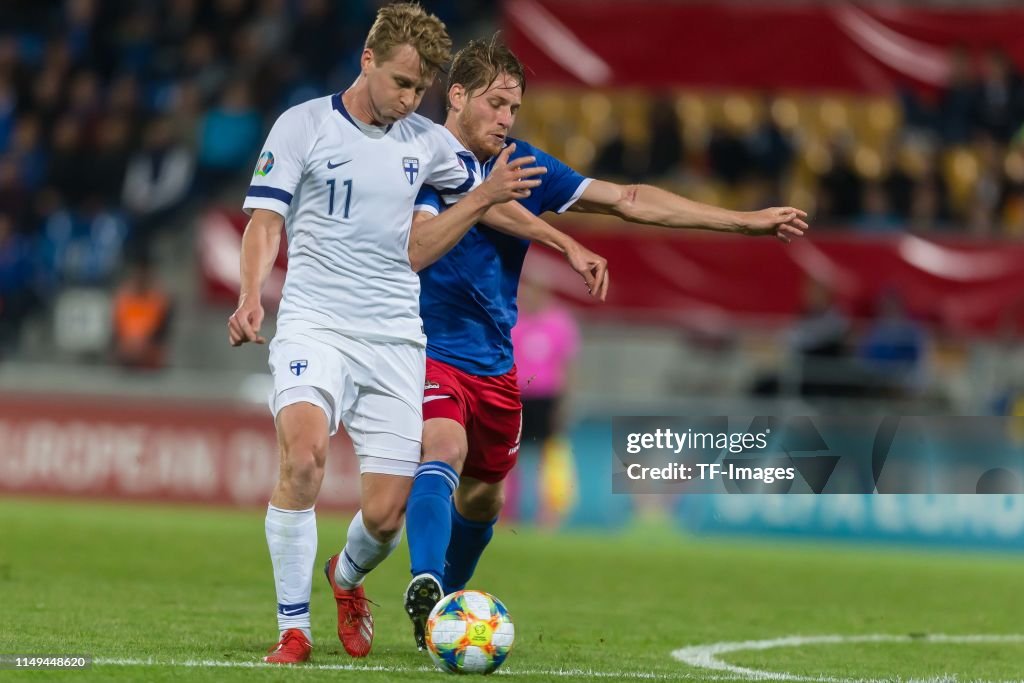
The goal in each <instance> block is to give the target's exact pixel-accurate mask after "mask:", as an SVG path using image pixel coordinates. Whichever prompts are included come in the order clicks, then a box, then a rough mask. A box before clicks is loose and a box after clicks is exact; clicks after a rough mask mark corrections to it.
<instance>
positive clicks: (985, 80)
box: [977, 50, 1024, 142]
mask: <svg viewBox="0 0 1024 683" xmlns="http://www.w3.org/2000/svg"><path fill="white" fill-rule="evenodd" d="M1022 119H1024V82H1022V80H1021V76H1020V74H1019V73H1018V72H1017V70H1016V69H1015V68H1014V66H1013V63H1012V62H1011V61H1010V59H1009V57H1007V56H1006V54H1005V53H1004V52H1002V51H1001V50H991V51H989V52H988V54H987V55H986V56H985V60H984V65H983V67H982V78H981V83H980V86H979V95H978V113H977V123H978V125H979V126H980V127H981V129H982V130H984V131H985V132H987V133H989V134H990V135H991V136H992V137H994V138H995V139H996V140H998V141H1000V142H1006V141H1007V140H1009V139H1010V138H1011V137H1012V136H1013V134H1014V133H1015V132H1016V131H1017V127H1018V126H1019V125H1020V122H1021V120H1022Z"/></svg>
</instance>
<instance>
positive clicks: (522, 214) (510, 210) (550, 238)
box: [482, 202, 609, 301]
mask: <svg viewBox="0 0 1024 683" xmlns="http://www.w3.org/2000/svg"><path fill="white" fill-rule="evenodd" d="M482 222H483V223H485V224H487V225H488V226H490V227H492V228H494V229H495V230H498V231H499V232H503V233H505V234H506V235H512V236H514V237H520V238H522V239H527V240H530V241H532V242H537V243H539V244H543V245H545V246H548V247H550V248H552V249H554V250H555V251H557V252H558V253H560V254H562V255H563V256H565V259H566V261H568V262H569V265H570V266H571V267H572V269H573V270H575V271H576V272H577V273H579V274H580V275H581V276H582V277H583V280H584V281H585V282H586V283H587V290H588V291H589V292H590V294H591V296H594V297H596V298H598V299H600V300H601V301H604V300H605V297H606V296H607V295H608V283H609V282H608V261H607V260H606V259H605V258H604V257H603V256H599V255H598V254H596V253H594V252H592V251H590V250H589V249H587V248H586V247H584V246H583V245H582V244H580V243H579V242H577V241H576V240H574V239H573V238H572V237H569V236H568V235H566V234H565V233H564V232H562V231H561V230H558V229H557V228H555V227H554V226H552V225H551V224H550V223H548V222H547V221H545V220H543V219H541V218H538V217H537V216H535V215H534V214H533V213H531V212H530V211H528V210H527V209H526V208H525V207H524V206H523V205H522V204H520V203H519V202H508V203H507V204H496V205H495V206H492V207H491V208H490V209H488V210H487V213H486V214H484V217H483V221H482Z"/></svg>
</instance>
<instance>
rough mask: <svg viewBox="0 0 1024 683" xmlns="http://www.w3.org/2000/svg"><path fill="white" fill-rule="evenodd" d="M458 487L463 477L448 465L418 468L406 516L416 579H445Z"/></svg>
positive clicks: (411, 560)
mask: <svg viewBox="0 0 1024 683" xmlns="http://www.w3.org/2000/svg"><path fill="white" fill-rule="evenodd" d="M458 485H459V475H458V474H456V472H455V470H454V469H452V467H451V465H449V464H448V463H445V462H440V461H431V462H425V463H423V464H422V465H420V466H419V467H417V468H416V476H415V478H414V479H413V482H412V492H411V493H410V494H409V502H408V504H407V506H406V513H405V514H406V522H405V526H406V535H407V536H408V538H409V559H410V563H411V566H412V575H413V576H419V575H420V574H433V575H434V577H435V578H437V580H438V581H442V580H443V578H444V554H445V550H446V549H447V548H448V540H449V539H450V538H451V535H452V516H451V508H452V502H451V500H452V493H454V492H455V489H456V488H457V487H458Z"/></svg>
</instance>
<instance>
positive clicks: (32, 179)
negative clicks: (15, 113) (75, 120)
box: [6, 114, 47, 192]
mask: <svg viewBox="0 0 1024 683" xmlns="http://www.w3.org/2000/svg"><path fill="white" fill-rule="evenodd" d="M6 155H7V157H8V158H9V159H10V160H11V161H12V162H13V163H14V164H15V166H16V167H17V171H18V178H19V180H20V181H21V185H22V187H24V188H25V190H27V191H28V192H36V191H37V190H39V189H40V188H42V186H43V183H44V182H45V181H46V171H47V168H46V164H47V158H46V149H45V147H44V146H43V142H42V130H41V127H40V125H39V119H38V118H37V117H35V116H33V115H31V114H26V115H24V116H22V117H21V118H20V119H18V122H17V124H16V125H15V127H14V135H13V136H12V138H11V144H10V146H9V148H8V150H7V152H6Z"/></svg>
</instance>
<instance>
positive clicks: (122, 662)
mask: <svg viewBox="0 0 1024 683" xmlns="http://www.w3.org/2000/svg"><path fill="white" fill-rule="evenodd" d="M93 664H95V665H96V666H166V667H186V668H227V669H280V668H281V665H279V664H267V663H265V662H255V661H254V662H227V661H221V660H217V659H179V660H160V659H153V658H149V659H109V658H99V659H96V660H94V661H93ZM298 668H301V669H316V670H321V671H363V672H373V671H379V672H393V673H426V672H434V671H437V669H435V668H434V667H432V666H385V665H382V664H313V663H309V664H303V665H301V666H300V667H298ZM495 675H499V676H551V677H562V678H567V677H570V676H575V677H587V678H611V679H615V680H643V681H678V680H691V679H700V680H715V681H736V680H740V679H739V678H738V677H736V676H722V675H714V674H712V675H711V676H701V675H697V674H692V673H684V672H679V673H678V674H674V673H673V674H659V673H653V672H647V671H595V670H592V669H508V670H506V669H500V670H499V671H497V672H496V673H495Z"/></svg>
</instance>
